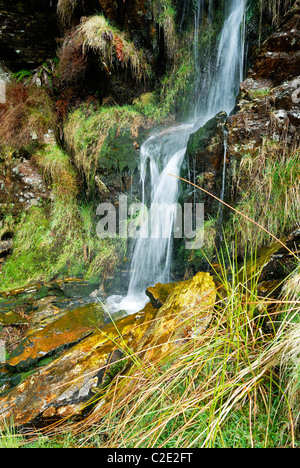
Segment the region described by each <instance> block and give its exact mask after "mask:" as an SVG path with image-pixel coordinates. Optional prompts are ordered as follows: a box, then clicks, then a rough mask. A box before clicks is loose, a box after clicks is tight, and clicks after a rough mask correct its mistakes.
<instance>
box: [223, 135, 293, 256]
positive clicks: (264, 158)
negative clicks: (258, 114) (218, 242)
mask: <svg viewBox="0 0 300 468" xmlns="http://www.w3.org/2000/svg"><path fill="white" fill-rule="evenodd" d="M235 183H236V186H237V190H238V204H237V209H238V210H239V211H241V212H242V213H243V214H245V215H247V216H248V217H249V218H251V219H253V220H254V221H256V222H257V223H258V224H260V225H261V226H263V227H264V228H266V230H267V231H269V232H272V233H273V234H274V235H275V236H276V237H278V238H282V237H283V236H284V235H286V234H289V233H290V232H292V231H293V230H294V229H296V228H297V227H299V220H300V150H299V148H296V149H295V150H293V151H291V150H289V151H284V149H283V148H282V146H281V145H278V143H277V142H273V141H268V140H265V141H264V144H263V145H262V147H261V148H259V150H258V151H257V155H256V156H255V157H253V156H252V155H250V156H248V155H247V154H246V155H245V156H244V158H243V159H242V161H241V164H240V168H239V171H238V174H237V175H236V180H235ZM232 227H233V229H232ZM228 230H230V231H231V232H236V233H237V236H238V243H239V245H240V246H243V248H244V247H246V246H249V245H251V244H252V245H253V244H254V243H256V244H257V246H258V247H260V246H263V245H268V244H269V240H270V237H269V236H268V234H267V233H266V232H265V231H262V230H261V229H260V228H259V227H257V226H255V225H254V224H252V225H251V226H250V225H249V224H248V222H247V220H246V219H245V218H244V219H242V218H241V217H240V216H239V215H236V216H234V217H233V219H232V224H231V223H229V227H228ZM228 232H229V231H228ZM241 250H242V249H241Z"/></svg>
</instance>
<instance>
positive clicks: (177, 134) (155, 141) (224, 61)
mask: <svg viewBox="0 0 300 468" xmlns="http://www.w3.org/2000/svg"><path fill="white" fill-rule="evenodd" d="M203 5H204V0H198V4H197V8H196V11H195V45H194V59H195V61H196V63H195V69H196V70H197V72H198V71H199V79H201V77H202V74H201V70H200V69H199V70H198V68H199V66H198V62H199V50H198V48H197V43H198V41H197V40H198V36H199V34H200V31H201V26H202V21H203V11H204V10H203V8H204V6H203ZM225 8H226V12H225V18H226V19H225V22H224V25H223V28H222V32H221V35H220V40H219V44H218V52H217V59H216V63H215V66H214V70H213V71H212V73H211V74H212V78H211V81H210V83H209V92H208V93H207V95H206V97H205V99H204V100H203V96H202V98H201V105H200V104H199V102H200V101H199V102H197V100H195V103H194V109H192V115H193V119H192V120H191V122H189V123H186V124H182V125H178V126H173V127H170V128H168V129H165V130H162V131H160V132H157V133H154V134H152V135H151V136H150V137H149V138H148V139H147V140H146V141H145V142H144V144H143V145H142V147H141V152H140V174H141V176H140V177H141V185H142V193H143V202H144V201H146V193H145V185H146V179H147V178H148V180H149V179H150V185H151V196H150V198H151V200H150V205H149V206H150V209H149V217H148V219H149V218H150V220H151V222H150V225H151V236H150V237H149V223H148V222H147V223H144V224H142V226H141V229H140V231H139V237H138V238H137V239H136V241H135V247H134V252H133V256H132V261H131V267H130V272H131V273H130V282H129V288H128V293H127V296H125V297H122V296H110V297H109V298H108V299H107V306H108V309H109V311H110V312H111V313H114V312H117V311H119V310H125V311H126V312H127V313H129V314H130V313H134V312H137V311H139V310H141V309H142V308H143V307H144V306H145V304H146V303H147V302H148V297H147V296H146V294H145V290H146V288H147V287H149V286H151V285H154V284H156V283H159V282H162V283H167V282H169V281H170V269H171V261H172V245H173V226H174V222H175V219H176V210H175V209H174V204H175V203H176V202H177V199H178V189H179V180H178V179H176V178H175V177H171V176H170V175H168V174H173V175H175V176H179V175H180V169H181V165H182V163H183V160H184V156H185V154H186V148H187V144H188V140H189V136H190V135H191V133H193V132H195V131H196V130H197V129H199V128H200V127H202V126H203V125H204V124H205V123H206V122H207V121H208V120H209V119H210V118H212V117H214V116H215V115H216V114H217V113H218V112H221V111H225V112H226V113H228V114H229V113H230V112H231V111H232V109H233V107H234V105H235V100H236V96H237V93H238V88H239V83H240V82H241V81H242V79H243V66H244V46H245V27H244V26H245V24H244V23H245V11H246V0H228V2H227V6H226V7H225ZM210 10H211V8H210ZM198 84H199V83H198ZM223 179H224V180H223V187H222V193H223V191H224V182H225V167H224V177H223Z"/></svg>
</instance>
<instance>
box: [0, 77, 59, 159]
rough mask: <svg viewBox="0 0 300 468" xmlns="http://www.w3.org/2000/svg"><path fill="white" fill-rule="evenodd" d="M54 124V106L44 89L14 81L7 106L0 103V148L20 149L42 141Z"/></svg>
mask: <svg viewBox="0 0 300 468" xmlns="http://www.w3.org/2000/svg"><path fill="white" fill-rule="evenodd" d="M54 124H55V117H54V113H53V110H52V103H51V100H50V98H49V97H48V95H47V94H46V92H45V91H44V90H43V89H41V88H38V87H36V86H35V85H29V86H25V85H23V84H20V83H15V82H11V83H9V84H8V85H7V89H6V103H4V104H0V145H3V146H8V147H10V148H12V149H14V150H19V149H21V148H22V147H27V146H28V145H29V144H30V143H32V142H33V141H40V142H43V141H44V134H45V133H46V132H47V131H48V130H49V129H51V128H53V127H54Z"/></svg>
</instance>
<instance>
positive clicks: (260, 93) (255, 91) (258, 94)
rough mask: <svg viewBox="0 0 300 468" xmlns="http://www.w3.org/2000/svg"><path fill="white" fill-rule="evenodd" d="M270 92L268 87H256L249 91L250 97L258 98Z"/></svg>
mask: <svg viewBox="0 0 300 468" xmlns="http://www.w3.org/2000/svg"><path fill="white" fill-rule="evenodd" d="M270 93H271V90H270V88H258V89H251V90H250V91H249V96H250V99H253V100H254V99H258V98H262V97H266V96H269V95H270Z"/></svg>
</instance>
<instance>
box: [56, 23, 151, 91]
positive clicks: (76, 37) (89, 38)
mask: <svg viewBox="0 0 300 468" xmlns="http://www.w3.org/2000/svg"><path fill="white" fill-rule="evenodd" d="M89 51H93V52H94V53H96V54H97V55H98V56H99V59H100V62H101V64H102V68H103V70H105V71H106V72H107V74H108V75H110V74H111V72H112V70H113V69H114V68H115V67H116V66H117V65H120V66H121V68H126V69H129V70H130V73H131V75H132V77H133V78H135V79H136V80H137V81H138V82H140V81H142V80H144V81H145V80H146V79H147V78H148V77H149V76H150V74H151V70H150V66H149V65H148V63H147V60H146V58H145V54H144V52H143V51H142V50H140V49H137V48H136V47H135V45H134V44H133V42H131V41H130V40H129V39H128V38H127V35H126V34H125V33H124V32H121V31H119V30H118V29H117V28H116V27H114V26H112V25H111V24H110V23H109V22H108V20H107V19H106V18H105V17H104V16H102V15H94V16H91V17H89V18H88V19H86V20H85V21H83V22H82V23H81V24H80V25H79V26H77V27H76V28H75V29H74V30H73V31H72V32H71V34H70V35H69V37H67V38H66V40H65V42H64V44H63V47H62V50H61V52H60V60H61V64H60V74H61V76H62V79H64V80H65V81H66V80H68V79H71V78H74V75H76V74H78V73H79V71H80V73H82V70H84V67H85V65H86V63H85V58H86V55H87V53H88V52H89ZM75 52H76V53H75ZM74 54H75V62H76V63H75V64H74V63H72V57H73V56H74ZM77 68H79V71H78V70H76V69H77ZM70 71H71V77H69V78H68V73H70Z"/></svg>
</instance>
